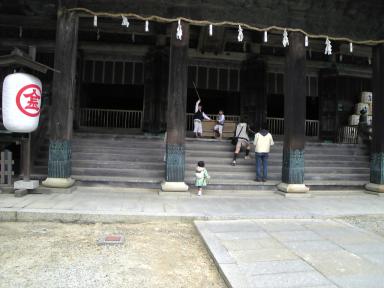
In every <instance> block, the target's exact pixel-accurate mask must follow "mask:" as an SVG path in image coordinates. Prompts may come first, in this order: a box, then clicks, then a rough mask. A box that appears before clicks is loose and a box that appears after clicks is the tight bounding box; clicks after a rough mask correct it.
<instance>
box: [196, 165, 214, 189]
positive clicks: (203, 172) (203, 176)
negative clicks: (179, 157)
mask: <svg viewBox="0 0 384 288" xmlns="http://www.w3.org/2000/svg"><path fill="white" fill-rule="evenodd" d="M195 176H196V181H195V185H196V187H197V189H198V192H197V196H201V194H202V193H203V187H205V186H207V181H208V179H209V178H211V177H210V176H209V175H208V171H207V169H205V163H204V161H199V162H197V166H196V171H195Z"/></svg>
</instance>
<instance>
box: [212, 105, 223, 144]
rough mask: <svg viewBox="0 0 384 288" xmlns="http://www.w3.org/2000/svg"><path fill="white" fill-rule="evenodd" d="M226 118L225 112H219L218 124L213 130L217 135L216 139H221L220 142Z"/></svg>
mask: <svg viewBox="0 0 384 288" xmlns="http://www.w3.org/2000/svg"><path fill="white" fill-rule="evenodd" d="M224 121H225V116H224V112H223V110H220V111H219V115H217V119H216V122H217V124H216V125H215V127H214V128H213V132H214V133H215V138H219V139H220V140H221V139H222V137H223V127H224Z"/></svg>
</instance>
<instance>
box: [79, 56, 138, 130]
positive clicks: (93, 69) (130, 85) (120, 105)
mask: <svg viewBox="0 0 384 288" xmlns="http://www.w3.org/2000/svg"><path fill="white" fill-rule="evenodd" d="M82 67H83V68H82V81H81V84H80V85H79V87H78V97H77V99H78V101H77V104H76V107H77V108H76V117H75V118H76V121H75V128H79V129H82V130H105V129H108V130H117V131H122V130H126V131H129V132H141V130H142V122H143V119H142V118H143V106H144V105H143V101H144V83H143V81H144V80H143V78H144V77H143V75H144V68H143V63H142V62H127V61H123V60H121V61H117V60H114V61H108V60H103V59H99V58H91V59H87V58H86V59H85V60H84V61H83V65H82Z"/></svg>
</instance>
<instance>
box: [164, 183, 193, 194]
mask: <svg viewBox="0 0 384 288" xmlns="http://www.w3.org/2000/svg"><path fill="white" fill-rule="evenodd" d="M188 189H189V187H188V185H187V184H185V183H184V182H162V183H161V190H162V191H164V192H186V191H188Z"/></svg>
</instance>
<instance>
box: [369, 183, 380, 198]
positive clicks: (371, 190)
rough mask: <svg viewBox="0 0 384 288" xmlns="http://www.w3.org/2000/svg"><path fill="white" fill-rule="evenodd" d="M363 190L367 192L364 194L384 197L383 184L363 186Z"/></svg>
mask: <svg viewBox="0 0 384 288" xmlns="http://www.w3.org/2000/svg"><path fill="white" fill-rule="evenodd" d="M365 189H366V190H367V191H365V192H366V193H369V194H374V195H378V196H384V184H375V183H368V184H367V185H365Z"/></svg>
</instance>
